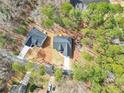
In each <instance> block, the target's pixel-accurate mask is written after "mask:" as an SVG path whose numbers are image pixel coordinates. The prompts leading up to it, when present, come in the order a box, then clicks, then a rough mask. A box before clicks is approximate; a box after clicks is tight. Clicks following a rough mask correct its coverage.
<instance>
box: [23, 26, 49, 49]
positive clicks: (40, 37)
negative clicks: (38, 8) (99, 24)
mask: <svg viewBox="0 0 124 93" xmlns="http://www.w3.org/2000/svg"><path fill="white" fill-rule="evenodd" d="M46 39H47V35H46V34H45V33H43V32H40V31H38V30H37V29H36V28H33V29H32V30H31V31H30V32H29V34H28V38H27V41H26V43H25V45H27V46H29V47H33V46H37V47H42V46H43V44H44V42H45V40H46Z"/></svg>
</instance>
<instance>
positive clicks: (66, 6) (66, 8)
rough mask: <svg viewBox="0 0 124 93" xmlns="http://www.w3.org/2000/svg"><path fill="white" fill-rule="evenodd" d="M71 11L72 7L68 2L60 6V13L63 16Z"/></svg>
mask: <svg viewBox="0 0 124 93" xmlns="http://www.w3.org/2000/svg"><path fill="white" fill-rule="evenodd" d="M71 9H73V6H72V5H71V4H70V3H68V2H65V3H63V4H62V6H61V12H62V14H64V15H68V14H69V12H70V10H71Z"/></svg>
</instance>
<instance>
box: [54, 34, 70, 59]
mask: <svg viewBox="0 0 124 93" xmlns="http://www.w3.org/2000/svg"><path fill="white" fill-rule="evenodd" d="M53 48H54V49H56V50H57V51H58V52H61V53H62V54H63V55H64V56H67V57H68V56H69V57H71V56H72V38H71V37H65V36H55V37H54V40H53Z"/></svg>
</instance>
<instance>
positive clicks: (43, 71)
mask: <svg viewBox="0 0 124 93" xmlns="http://www.w3.org/2000/svg"><path fill="white" fill-rule="evenodd" d="M39 73H40V75H44V74H45V66H44V65H40V69H39Z"/></svg>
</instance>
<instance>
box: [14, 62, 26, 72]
mask: <svg viewBox="0 0 124 93" xmlns="http://www.w3.org/2000/svg"><path fill="white" fill-rule="evenodd" d="M12 70H14V71H16V72H21V73H24V72H26V70H25V67H24V66H23V65H21V64H19V63H17V62H15V63H13V64H12Z"/></svg>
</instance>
